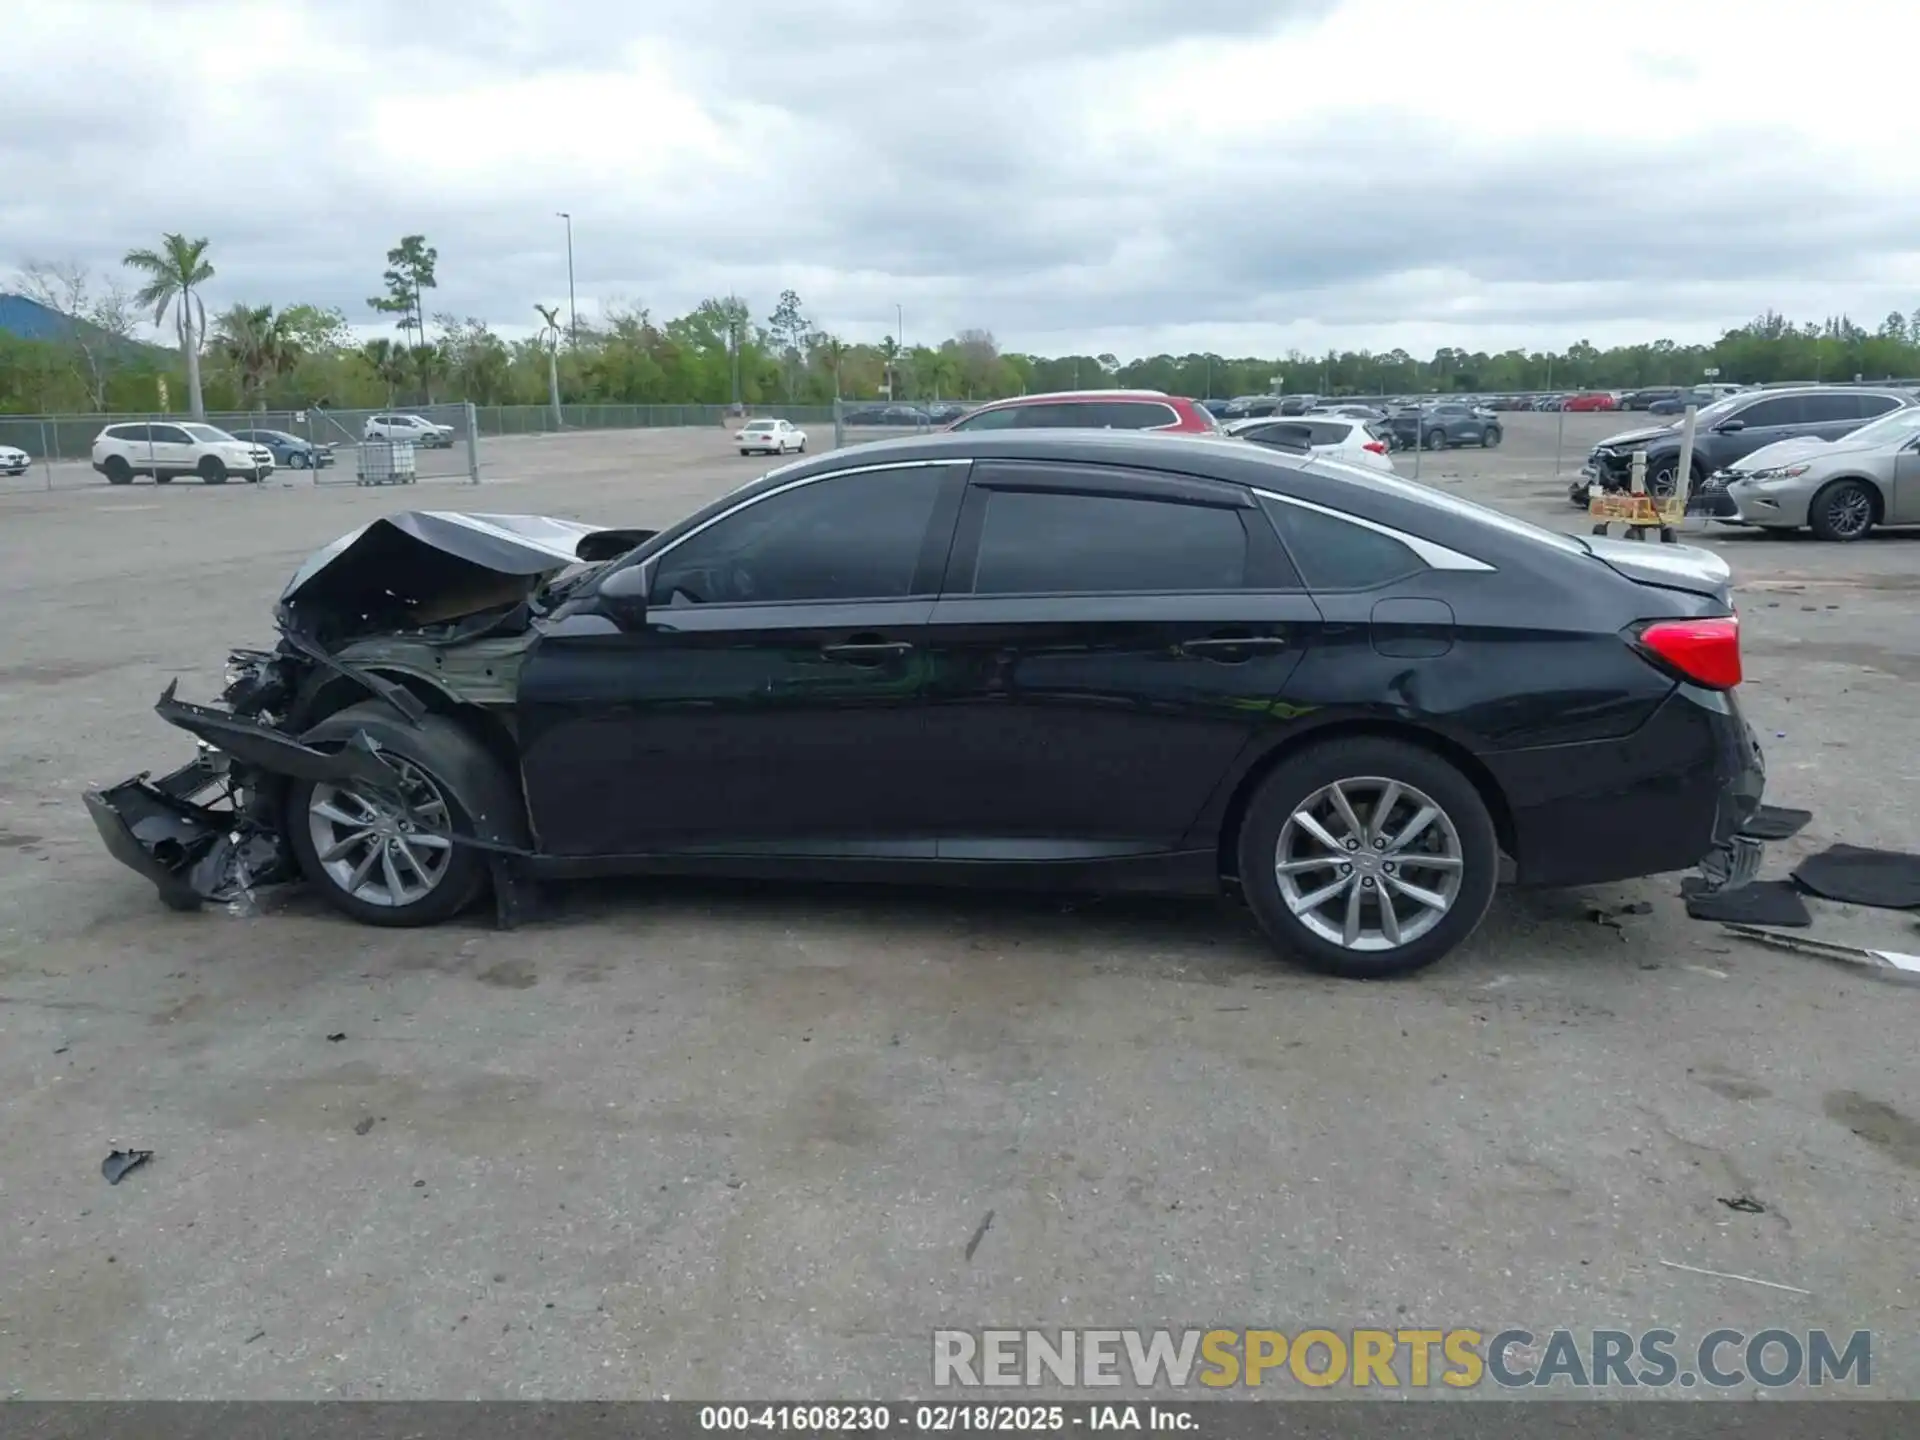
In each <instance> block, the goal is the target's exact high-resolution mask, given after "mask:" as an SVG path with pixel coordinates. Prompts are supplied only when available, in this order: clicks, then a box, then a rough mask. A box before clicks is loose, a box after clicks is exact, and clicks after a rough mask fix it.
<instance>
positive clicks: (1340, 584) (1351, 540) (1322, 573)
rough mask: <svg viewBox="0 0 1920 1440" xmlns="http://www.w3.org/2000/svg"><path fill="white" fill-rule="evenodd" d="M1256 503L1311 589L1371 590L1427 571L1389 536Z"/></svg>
mask: <svg viewBox="0 0 1920 1440" xmlns="http://www.w3.org/2000/svg"><path fill="white" fill-rule="evenodd" d="M1260 504H1261V506H1262V507H1263V508H1264V509H1265V510H1266V512H1267V514H1268V516H1269V517H1270V518H1271V519H1272V520H1273V524H1274V528H1276V529H1277V530H1279V532H1280V538H1281V540H1282V541H1283V542H1284V543H1285V545H1286V547H1287V552H1288V553H1289V554H1290V555H1291V556H1292V557H1293V563H1294V567H1295V568H1296V569H1298V570H1299V572H1300V578H1301V579H1302V580H1304V581H1305V582H1306V584H1307V588H1308V589H1309V590H1372V589H1375V588H1377V587H1378V586H1381V585H1390V584H1392V583H1393V582H1394V581H1395V580H1402V579H1405V578H1406V577H1407V576H1409V575H1416V574H1418V573H1419V572H1420V571H1422V570H1425V569H1426V568H1427V564H1426V562H1425V561H1424V560H1422V559H1421V558H1420V557H1419V556H1418V555H1416V554H1414V553H1413V551H1411V550H1409V549H1408V548H1407V547H1406V546H1405V545H1402V544H1401V543H1400V542H1399V541H1398V540H1396V539H1394V538H1393V537H1392V536H1391V535H1382V534H1381V533H1380V532H1379V531H1377V530H1369V529H1368V528H1367V527H1366V526H1364V525H1356V524H1355V523H1354V522H1353V521H1351V520H1343V519H1340V518H1339V517H1338V516H1334V515H1329V514H1326V513H1325V512H1323V511H1320V510H1310V509H1308V508H1307V507H1306V506H1304V505H1295V504H1289V503H1288V502H1286V501H1284V500H1271V499H1268V498H1266V497H1264V496H1263V497H1261V501H1260Z"/></svg>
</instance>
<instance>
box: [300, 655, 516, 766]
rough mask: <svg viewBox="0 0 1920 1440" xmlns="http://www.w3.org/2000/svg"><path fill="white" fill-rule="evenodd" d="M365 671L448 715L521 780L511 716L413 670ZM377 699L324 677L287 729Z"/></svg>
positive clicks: (340, 678) (339, 678) (338, 678)
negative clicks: (509, 717) (465, 696)
mask: <svg viewBox="0 0 1920 1440" xmlns="http://www.w3.org/2000/svg"><path fill="white" fill-rule="evenodd" d="M365 668H366V671H367V673H368V674H370V675H376V676H378V677H379V678H380V679H382V680H387V681H391V682H392V683H393V684H395V685H398V686H401V687H402V688H403V689H405V690H407V691H408V692H409V693H411V694H412V695H413V696H414V697H415V698H416V699H417V700H419V701H420V703H421V704H422V705H424V706H426V707H427V713H428V714H431V715H443V716H445V717H446V718H447V719H449V720H452V721H455V722H456V723H458V724H459V725H461V726H463V727H464V728H466V729H467V730H469V731H470V732H472V734H473V736H474V738H475V739H477V740H479V741H480V743H481V744H482V745H484V746H485V747H486V749H487V753H488V754H490V755H491V756H493V758H494V759H495V760H497V761H499V762H500V764H501V765H502V766H503V767H504V768H505V769H506V771H507V773H508V774H510V775H512V776H514V777H515V778H516V779H517V778H518V777H519V775H520V748H519V744H518V742H517V741H516V739H515V737H514V733H513V727H512V725H511V724H510V723H509V722H508V720H507V719H506V717H504V716H502V715H501V714H499V713H498V712H497V711H494V710H491V709H488V708H487V707H485V706H481V705H474V704H470V703H469V702H467V701H464V700H461V699H459V698H458V697H456V696H455V695H454V694H453V693H452V692H451V691H449V690H447V689H446V688H444V687H443V686H441V685H438V684H436V683H435V682H434V681H432V680H430V679H428V678H427V677H426V676H424V675H420V674H417V673H415V672H414V671H411V670H406V669H403V668H401V667H398V666H383V665H369V666H367V667H365ZM373 698H374V697H373V696H371V695H369V694H368V693H367V690H366V687H365V686H363V685H361V684H360V683H359V682H358V681H355V680H349V679H348V678H347V677H346V676H344V675H333V674H327V673H324V672H323V673H322V675H321V677H320V678H319V679H318V680H317V682H315V683H314V684H313V685H312V688H310V689H308V690H305V691H303V692H302V694H301V695H300V696H299V698H298V699H297V700H296V701H295V702H294V707H293V714H292V716H291V717H290V721H289V725H288V728H289V729H291V730H293V731H294V732H296V733H304V732H306V731H308V730H310V729H312V728H313V727H314V726H315V725H318V724H319V723H320V722H321V721H322V720H325V719H327V718H328V717H329V716H332V715H337V714H339V713H340V711H342V710H344V709H346V708H347V707H348V706H349V705H358V704H359V703H360V702H362V701H363V700H370V699H373Z"/></svg>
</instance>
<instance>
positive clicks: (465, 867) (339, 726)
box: [286, 702, 512, 928]
mask: <svg viewBox="0 0 1920 1440" xmlns="http://www.w3.org/2000/svg"><path fill="white" fill-rule="evenodd" d="M358 730H366V731H367V732H368V733H369V735H370V737H371V738H373V739H375V740H377V741H378V743H379V745H380V749H381V752H382V754H383V755H384V756H385V757H387V762H388V763H389V764H390V765H391V764H394V762H395V761H398V762H399V764H398V765H396V766H395V768H396V769H398V770H399V771H400V772H401V773H402V774H403V775H411V776H414V777H418V779H419V781H420V782H421V785H420V786H419V787H418V788H417V789H415V790H414V791H413V792H412V794H411V798H413V799H414V801H415V803H416V805H421V803H422V799H423V797H430V798H428V803H427V804H426V805H425V806H424V807H423V808H424V809H425V810H426V812H427V813H426V815H425V816H423V820H427V819H430V820H431V822H433V823H422V824H418V825H416V826H415V827H414V828H413V829H411V830H410V831H404V832H401V831H398V827H397V822H394V819H393V817H392V816H391V815H390V814H387V815H382V816H380V817H379V818H378V819H377V820H375V821H371V822H370V824H369V826H368V829H369V830H372V831H374V832H375V834H374V835H373V837H372V838H371V839H369V840H368V841H367V842H366V845H365V846H362V847H357V848H356V847H350V846H349V847H347V848H344V849H342V850H341V852H340V853H339V854H335V855H333V856H332V858H331V859H323V858H322V854H321V851H320V849H319V841H320V840H322V839H329V840H331V841H333V842H334V845H340V844H341V843H342V842H346V841H347V840H348V839H349V838H350V836H351V835H352V834H353V833H354V832H353V829H352V827H351V826H349V825H346V824H342V823H338V822H334V821H331V820H328V819H326V818H325V811H326V810H327V809H329V808H330V809H331V810H332V811H333V812H334V813H337V814H344V815H348V816H352V817H354V818H355V819H356V820H357V819H358V818H359V817H360V816H361V815H362V814H366V815H368V816H369V817H372V816H374V812H375V811H376V810H377V809H379V808H380V802H379V800H378V797H374V804H373V805H371V806H369V805H368V804H367V802H366V801H365V800H361V801H359V803H358V805H356V802H355V798H354V794H353V791H352V788H351V787H350V786H335V787H328V786H324V785H320V784H316V782H313V781H310V780H297V781H295V782H294V783H293V785H292V786H291V787H290V788H289V790H288V793H287V809H286V835H287V839H288V842H289V843H290V845H291V846H292V848H293V853H294V855H295V856H296V857H297V858H298V859H299V862H300V869H301V871H302V872H303V873H304V874H305V875H306V877H307V880H308V882H309V883H310V884H311V885H313V887H314V888H315V889H316V890H318V891H319V892H320V894H321V895H322V896H323V897H324V898H325V899H326V901H327V903H328V904H330V905H332V906H333V907H334V908H335V909H337V910H339V911H341V912H342V913H343V914H346V915H350V916H352V917H353V918H354V919H355V920H358V921H360V922H361V923H362V924H365V925H381V926H389V927H399V928H406V927H413V926H419V925H437V924H439V923H440V922H441V921H443V920H447V919H451V918H452V917H453V916H455V915H457V914H459V913H460V912H461V911H462V910H465V909H466V908H467V907H468V906H470V905H471V904H473V902H474V901H475V900H476V899H478V898H479V896H480V892H481V891H482V890H483V889H484V888H485V887H486V882H487V861H486V853H485V852H484V851H482V850H479V849H476V848H475V847H474V846H472V845H461V844H448V845H445V846H440V845H434V844H430V843H428V841H427V839H425V838H423V837H435V836H438V835H440V834H442V833H452V834H458V835H471V834H472V833H473V819H472V817H473V813H474V810H475V808H476V806H477V805H478V804H479V803H480V802H479V801H478V799H477V797H475V796H473V795H468V794H463V793H462V792H461V790H460V788H459V787H458V785H457V784H456V783H455V780H454V778H453V777H456V776H460V775H463V774H473V773H481V772H480V771H477V770H476V767H483V770H484V771H491V772H494V773H495V774H498V772H499V769H500V766H499V762H498V761H496V760H495V759H494V758H493V757H492V756H491V755H490V754H489V753H488V752H487V750H486V747H485V746H483V745H482V744H481V743H480V741H479V740H478V739H476V738H475V737H474V736H473V735H472V734H471V733H470V732H469V731H467V730H466V729H465V728H464V727H463V726H462V725H461V724H460V723H459V722H458V721H456V720H453V719H450V718H449V717H447V716H445V715H428V716H426V717H425V718H424V719H423V720H422V721H421V722H420V725H419V728H417V729H416V728H414V727H413V726H410V725H408V724H406V723H405V722H404V721H402V720H401V719H399V717H397V716H396V715H394V714H393V712H392V711H390V710H389V709H388V708H387V707H386V706H385V704H383V703H381V702H372V703H363V704H359V705H353V706H350V707H348V708H347V709H345V710H342V711H340V712H339V713H338V714H335V715H331V716H329V717H328V718H327V719H325V720H322V721H321V722H320V723H319V724H318V725H316V726H314V727H313V729H312V730H310V731H309V732H308V733H307V734H306V735H305V736H303V737H302V738H303V740H304V741H305V742H306V743H307V744H309V745H311V746H312V747H313V748H315V749H316V750H338V749H339V748H340V747H341V746H343V745H344V744H346V742H347V741H348V740H350V739H351V738H352V737H353V735H354V733H355V732H356V731H358ZM501 780H502V783H503V784H507V785H510V784H511V783H512V782H511V781H509V780H507V779H506V778H505V777H504V776H502V777H501ZM433 800H437V801H438V802H439V804H440V806H442V807H443V810H436V809H433V808H431V801H433ZM382 825H384V826H386V828H389V829H394V830H395V831H396V833H395V835H394V837H393V838H394V841H396V842H400V843H403V844H405V845H406V846H408V848H411V849H412V852H413V854H414V855H415V856H416V857H418V858H419V859H420V860H421V862H422V864H423V865H424V867H425V869H426V870H427V871H429V872H432V879H431V883H425V884H424V885H423V886H421V887H419V888H421V893H418V894H411V893H409V891H408V889H407V886H408V885H409V884H417V882H422V881H423V880H424V878H425V877H424V876H423V874H422V871H421V869H419V868H415V867H413V865H412V863H411V862H410V861H408V860H407V859H406V858H405V857H406V853H407V852H406V850H405V849H402V850H398V851H394V850H391V849H390V850H389V854H391V855H392V856H393V867H394V869H393V873H394V874H395V875H396V876H398V878H400V879H401V881H402V882H403V885H402V889H401V892H400V894H399V895H398V896H395V895H393V894H392V892H391V891H390V890H389V889H388V886H387V882H386V880H385V878H384V874H385V871H386V865H385V862H384V860H381V859H379V858H378V846H379V844H380V840H379V835H378V831H379V829H380V827H381V826H382ZM316 832H318V834H316ZM367 847H373V849H374V853H375V855H376V859H375V861H374V863H373V864H372V865H371V868H370V871H369V873H368V875H367V878H366V879H365V880H363V881H362V882H361V884H360V886H359V887H358V889H357V891H349V890H348V889H347V888H346V881H347V880H350V879H351V878H352V876H351V874H348V875H346V876H345V877H344V878H343V877H342V875H341V874H339V873H338V871H339V869H340V867H341V866H342V865H343V864H345V865H348V866H352V865H357V864H358V862H359V861H360V860H361V859H364V858H365V855H366V850H367ZM329 849H330V851H331V850H332V849H333V846H330V847H329ZM443 856H444V859H442V858H441V857H443ZM436 862H438V863H436ZM330 866H331V867H332V868H329V867H330Z"/></svg>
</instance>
